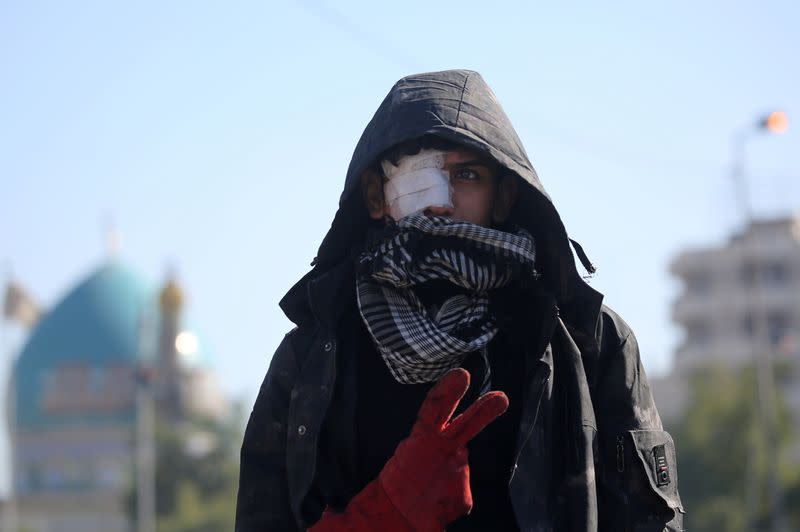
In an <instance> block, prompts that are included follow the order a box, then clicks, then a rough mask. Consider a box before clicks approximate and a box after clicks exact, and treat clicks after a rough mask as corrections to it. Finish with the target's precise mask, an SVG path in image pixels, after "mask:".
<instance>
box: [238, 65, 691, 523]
mask: <svg viewBox="0 0 800 532" xmlns="http://www.w3.org/2000/svg"><path fill="white" fill-rule="evenodd" d="M339 205H340V207H339V211H338V212H337V214H336V216H335V218H334V221H333V223H332V225H331V229H330V231H329V232H328V234H327V236H326V237H325V239H324V241H323V242H322V245H321V246H320V249H319V252H318V254H317V258H316V259H315V261H314V269H313V270H312V271H311V272H309V273H308V274H307V275H306V276H305V277H303V278H302V279H301V280H300V281H299V282H298V283H297V284H296V285H295V286H294V287H293V288H292V289H291V290H290V291H289V293H288V294H287V295H286V296H285V297H284V299H283V300H282V302H281V307H282V308H283V310H284V312H285V313H286V315H287V316H288V317H289V318H290V319H291V320H292V321H293V322H294V323H295V324H297V328H296V329H294V330H293V331H292V332H291V333H289V334H288V335H287V336H286V338H285V339H284V341H283V342H282V344H281V346H280V347H279V348H278V350H277V352H276V354H275V356H274V357H273V360H272V363H271V365H270V368H269V371H268V372H267V376H266V378H265V380H264V384H263V385H262V388H261V391H260V393H259V396H258V399H257V400H256V404H255V407H254V409H253V413H252V415H251V417H250V421H249V423H248V427H247V432H246V434H245V439H244V443H243V445H242V462H241V479H240V488H239V498H238V506H237V525H236V526H237V530H239V531H241V532H247V531H256V530H301V529H306V528H311V530H313V531H315V532H316V531H320V532H328V531H336V530H377V529H383V530H384V531H390V530H414V529H418V530H442V529H444V528H446V529H447V530H459V531H461V530H463V531H466V530H500V531H502V530H523V531H528V530H610V531H619V530H663V529H665V528H666V529H669V530H681V529H682V514H683V508H682V505H681V501H680V497H679V495H678V491H677V472H676V461H675V449H674V445H673V442H672V439H671V438H670V436H669V434H667V433H666V432H664V431H663V430H662V426H661V420H660V418H659V415H658V412H657V410H656V408H655V405H654V404H653V399H652V396H651V394H650V390H649V386H648V383H647V378H646V376H645V373H644V370H643V368H642V367H641V362H640V359H639V353H638V347H637V344H636V340H635V338H634V336H633V334H632V332H631V331H630V329H629V328H628V326H627V325H626V324H625V323H624V322H623V321H622V319H620V318H619V317H618V316H617V315H616V314H614V313H613V312H612V311H611V310H610V309H608V308H606V307H604V306H602V303H601V300H602V296H601V295H600V294H599V293H597V292H596V291H595V290H593V289H592V288H590V287H589V286H588V285H587V284H586V283H585V282H584V281H583V279H582V278H581V277H580V275H579V274H578V272H577V270H576V268H575V264H574V259H573V256H572V251H571V248H570V240H569V239H568V237H567V233H566V231H565V229H564V226H563V224H562V222H561V219H560V217H559V215H558V213H557V211H556V209H555V207H554V206H553V204H552V203H551V201H550V199H549V197H548V196H547V194H546V193H545V191H544V189H543V187H542V185H541V182H540V181H539V178H538V176H537V175H536V173H535V171H534V170H533V167H532V166H531V164H530V162H529V160H528V157H527V155H526V153H525V151H524V149H523V148H522V145H521V143H520V141H519V138H518V137H517V135H516V133H515V132H514V130H513V128H512V126H511V124H510V122H509V121H508V118H507V117H506V115H505V113H504V112H503V110H502V109H501V107H500V105H499V103H498V102H497V100H496V98H495V96H494V94H493V93H492V92H491V90H490V89H489V87H488V86H487V85H486V84H485V82H484V81H483V79H482V78H481V77H480V75H479V74H477V73H475V72H470V71H462V70H456V71H445V72H434V73H428V74H420V75H415V76H409V77H406V78H404V79H402V80H400V81H399V82H398V83H397V84H396V85H395V86H394V87H393V88H392V90H391V91H390V92H389V94H388V96H387V97H386V99H385V100H384V101H383V103H382V104H381V106H380V108H379V109H378V111H377V112H376V114H375V116H374V117H373V119H372V120H371V122H370V123H369V124H368V125H367V127H366V129H365V131H364V133H363V135H362V137H361V140H360V141H359V143H358V145H357V146H356V149H355V152H354V154H353V159H352V161H351V163H350V168H349V169H348V173H347V178H346V180H345V188H344V192H343V193H342V196H341V199H340V204H339ZM573 245H574V247H575V250H576V252H577V254H578V256H579V258H580V259H581V262H582V263H583V265H584V266H585V267H586V268H587V269H588V270H589V271H593V268H592V266H591V264H590V263H589V261H588V259H587V258H586V255H585V254H584V253H583V251H582V249H581V248H580V246H578V245H577V244H574V243H573ZM470 375H471V379H470ZM437 382H438V383H439V384H436V383H437ZM434 385H435V386H434ZM490 390H494V391H490ZM462 395H463V399H461V396H462ZM459 399H461V401H460V405H459V406H458V408H459V410H457V411H456V412H455V415H454V417H453V418H452V419H451V414H453V410H454V409H456V406H457V405H458V404H459ZM506 407H507V411H505V413H504V414H502V415H500V414H501V412H503V410H505V409H506ZM498 416H499V417H498ZM495 418H497V419H495ZM493 420H494V421H493Z"/></svg>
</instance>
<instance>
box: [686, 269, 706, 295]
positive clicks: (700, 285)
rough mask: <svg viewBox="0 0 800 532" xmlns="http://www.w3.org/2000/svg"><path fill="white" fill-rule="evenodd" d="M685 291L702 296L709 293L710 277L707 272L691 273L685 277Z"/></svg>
mask: <svg viewBox="0 0 800 532" xmlns="http://www.w3.org/2000/svg"><path fill="white" fill-rule="evenodd" d="M685 282H686V291H687V292H688V293H690V294H693V295H703V294H708V293H709V292H711V286H712V277H711V274H710V273H709V272H707V271H696V272H691V273H689V274H687V275H686V277H685Z"/></svg>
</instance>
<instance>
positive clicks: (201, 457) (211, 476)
mask: <svg viewBox="0 0 800 532" xmlns="http://www.w3.org/2000/svg"><path fill="white" fill-rule="evenodd" d="M233 410H234V411H235V412H236V414H235V415H232V416H230V417H229V418H227V419H225V420H221V421H220V420H211V419H200V418H193V419H188V420H185V421H182V422H180V423H177V424H176V423H167V422H165V421H164V420H161V421H160V422H159V423H158V424H157V427H156V457H157V458H156V517H157V523H156V530H157V532H218V531H220V530H231V529H232V528H233V523H234V516H235V511H236V492H237V489H238V482H239V480H238V478H239V456H238V455H239V448H240V447H241V442H242V429H241V427H242V417H241V409H240V408H236V409H233ZM128 500H129V513H130V515H131V516H132V517H133V516H135V515H136V510H135V509H136V490H135V489H132V490H131V491H130V495H129V497H128Z"/></svg>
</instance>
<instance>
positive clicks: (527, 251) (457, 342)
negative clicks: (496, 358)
mask: <svg viewBox="0 0 800 532" xmlns="http://www.w3.org/2000/svg"><path fill="white" fill-rule="evenodd" d="M534 259H535V253H534V245H533V238H532V237H531V235H530V234H529V233H528V232H527V231H525V230H524V229H521V228H518V229H516V230H515V232H514V233H508V232H504V231H499V230H497V229H491V228H488V227H482V226H479V225H475V224H472V223H468V222H458V221H452V220H450V219H448V218H444V217H428V216H426V215H424V214H413V215H410V216H407V217H405V218H403V219H402V220H400V221H399V222H397V224H396V225H392V226H391V227H389V228H388V229H387V231H386V233H385V234H384V235H383V238H382V239H381V240H380V241H379V242H378V244H376V245H375V246H373V247H372V248H370V249H368V250H367V251H366V252H365V253H363V254H362V255H361V257H360V260H359V274H358V278H357V283H356V284H357V297H358V307H359V311H360V313H361V317H362V318H363V320H364V323H365V324H366V326H367V329H368V330H369V333H370V335H371V336H372V339H373V340H374V341H375V344H376V346H377V348H378V351H379V352H380V354H381V356H382V357H383V360H384V361H385V362H386V365H387V366H388V368H389V371H390V372H391V373H392V375H393V376H394V378H395V379H396V380H397V381H398V382H401V383H405V384H412V383H425V382H433V381H436V380H437V379H439V377H441V376H442V375H443V374H444V373H445V372H447V371H448V370H450V369H452V368H455V367H458V366H459V365H460V364H461V362H462V360H463V359H464V357H465V356H466V355H467V354H468V353H471V352H473V351H478V350H484V349H485V347H486V345H487V344H488V343H489V341H490V340H491V339H492V338H493V337H494V335H495V334H496V333H497V326H496V324H495V319H494V317H493V316H492V315H491V312H490V311H489V295H488V292H489V291H490V290H493V289H496V288H500V287H503V286H506V285H508V284H509V283H510V282H511V281H512V280H513V279H515V278H521V277H530V278H532V277H533V276H535V270H534ZM434 280H445V281H448V282H450V283H453V284H455V285H456V286H459V287H461V288H463V289H464V292H463V293H462V294H459V295H456V296H453V297H450V298H449V299H447V300H445V301H444V302H442V303H441V305H438V306H437V307H435V308H433V309H429V308H425V306H424V305H423V303H422V302H421V301H420V299H419V297H418V296H417V294H415V292H414V287H416V286H418V285H420V284H422V283H425V282H428V281H434Z"/></svg>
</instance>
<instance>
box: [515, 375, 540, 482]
mask: <svg viewBox="0 0 800 532" xmlns="http://www.w3.org/2000/svg"><path fill="white" fill-rule="evenodd" d="M545 372H546V373H547V376H544V375H542V377H540V378H539V379H538V382H539V398H538V400H537V401H536V412H535V413H534V414H533V421H532V422H531V425H530V427H528V430H527V432H526V433H525V437H524V438H523V439H522V441H520V443H519V449H518V450H517V454H516V455H515V456H514V466H513V468H512V469H511V477H510V478H509V479H508V483H509V484H510V483H511V481H512V480H514V474H516V472H517V463H518V462H519V457H520V456H521V455H522V450H523V449H525V444H526V443H527V442H528V439H529V438H530V437H531V434H533V429H534V428H535V427H536V421H537V420H538V418H539V410H540V409H541V406H542V397H543V396H544V389H545V386H546V385H547V382H548V381H549V380H550V375H549V372H550V368H549V367H548V366H547V364H543V365H542V367H541V368H540V369H539V373H542V374H544V373H545Z"/></svg>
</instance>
